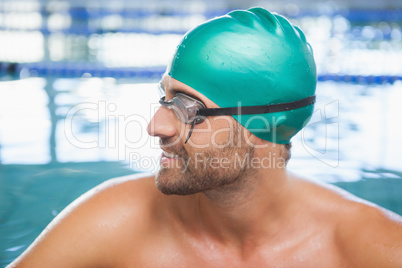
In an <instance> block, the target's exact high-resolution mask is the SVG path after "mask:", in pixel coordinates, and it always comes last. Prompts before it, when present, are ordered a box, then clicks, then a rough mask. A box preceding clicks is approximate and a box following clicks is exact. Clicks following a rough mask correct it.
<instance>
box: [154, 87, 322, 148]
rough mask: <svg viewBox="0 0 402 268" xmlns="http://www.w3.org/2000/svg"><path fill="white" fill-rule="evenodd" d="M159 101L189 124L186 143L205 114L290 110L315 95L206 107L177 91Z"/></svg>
mask: <svg viewBox="0 0 402 268" xmlns="http://www.w3.org/2000/svg"><path fill="white" fill-rule="evenodd" d="M159 103H160V104H161V105H162V106H165V107H167V108H168V109H172V110H173V111H174V113H175V115H176V116H177V118H178V119H179V120H180V121H181V122H183V123H185V124H189V125H191V128H190V131H189V133H188V136H187V139H186V141H185V143H187V141H188V140H189V139H190V137H191V134H192V133H193V130H194V126H195V125H196V124H199V123H202V122H203V121H204V120H205V119H206V117H207V116H220V115H246V114H266V113H276V112H283V111H290V110H294V109H298V108H301V107H305V106H308V105H311V104H314V103H315V95H313V96H310V97H307V98H304V99H301V100H297V101H292V102H284V103H277V104H269V105H260V106H239V107H228V108H207V107H206V106H205V104H204V103H202V102H201V101H199V100H197V99H195V98H192V97H190V96H188V95H186V94H183V93H177V94H176V95H175V96H174V98H173V99H170V100H167V101H165V96H163V97H161V98H160V100H159Z"/></svg>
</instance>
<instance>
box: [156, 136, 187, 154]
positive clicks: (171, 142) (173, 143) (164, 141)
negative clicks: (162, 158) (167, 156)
mask: <svg viewBox="0 0 402 268" xmlns="http://www.w3.org/2000/svg"><path fill="white" fill-rule="evenodd" d="M159 145H160V147H161V148H162V149H169V152H171V153H174V154H176V155H178V156H182V157H186V156H188V152H187V150H186V149H185V148H184V146H183V145H182V144H180V142H178V140H177V139H176V140H175V139H174V138H171V137H163V138H159Z"/></svg>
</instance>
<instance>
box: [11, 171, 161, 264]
mask: <svg viewBox="0 0 402 268" xmlns="http://www.w3.org/2000/svg"><path fill="white" fill-rule="evenodd" d="M159 195H160V193H159V192H158V191H157V189H156V187H155V185H154V178H153V176H140V175H133V176H126V177H121V178H116V179H111V180H109V181H106V182H104V183H102V184H100V185H99V186H97V187H95V188H94V189H92V190H90V191H89V192H87V193H85V194H84V195H82V196H81V197H80V198H78V199H77V200H75V201H74V202H73V203H71V204H70V205H69V206H68V207H67V208H66V209H64V210H63V211H62V212H61V213H60V214H59V215H58V216H57V217H56V218H55V219H54V220H53V221H52V222H51V223H50V224H49V226H48V227H47V228H46V229H45V230H44V231H43V232H42V234H41V235H40V236H39V237H38V238H37V239H36V240H35V242H34V243H33V244H32V245H31V246H30V247H29V248H28V250H27V251H26V252H25V253H23V254H22V255H21V256H20V257H19V258H18V259H17V260H16V261H15V262H14V263H13V264H12V265H11V266H10V267H88V266H91V267H92V266H95V267H104V266H105V267H108V266H109V264H111V263H115V260H114V258H116V256H117V257H118V256H120V255H121V254H124V250H125V247H124V245H125V244H126V243H130V244H131V247H135V243H134V244H132V243H133V241H141V239H142V238H141V235H143V234H144V233H146V228H151V227H150V223H152V220H151V219H152V217H153V215H152V213H154V211H155V210H153V209H152V206H155V202H156V201H155V200H158V196H159ZM137 244H138V242H137Z"/></svg>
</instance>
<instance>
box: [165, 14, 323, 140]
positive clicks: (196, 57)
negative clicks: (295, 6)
mask: <svg viewBox="0 0 402 268" xmlns="http://www.w3.org/2000/svg"><path fill="white" fill-rule="evenodd" d="M167 73H168V74H169V75H170V76H171V77H172V78H174V79H176V80H178V81H180V82H182V83H184V84H186V85H188V86H190V87H192V88H194V89H195V90H197V91H199V92H200V93H202V94H204V95H205V96H206V97H207V98H209V99H210V100H212V101H213V102H215V103H216V104H217V105H219V106H220V107H238V106H239V105H240V106H258V105H268V104H277V103H285V102H292V101H297V100H301V99H304V98H306V97H309V96H312V95H314V94H315V88H316V83H317V75H316V66H315V62H314V58H313V53H312V49H311V47H310V45H309V44H308V43H307V42H306V38H305V36H304V34H303V32H302V31H301V30H300V29H299V28H298V27H296V26H293V25H292V24H291V23H290V22H289V21H288V20H286V19H285V18H284V17H282V16H280V15H278V14H272V13H270V12H269V11H267V10H265V9H263V8H251V9H249V10H245V11H243V10H236V11H232V12H230V13H228V14H227V15H225V16H221V17H217V18H214V19H212V20H209V21H207V22H205V23H203V24H201V25H199V26H197V27H195V28H194V29H192V30H190V31H189V32H187V33H186V34H185V35H184V37H183V39H182V40H181V42H180V44H179V46H177V50H176V52H175V54H174V57H173V59H172V61H171V63H170V64H169V65H168V68H167ZM313 109H314V107H313V105H307V106H305V107H302V108H298V109H293V110H287V111H282V112H276V113H265V114H257V115H234V116H233V117H234V118H235V119H236V120H237V121H238V122H239V123H240V124H242V125H243V126H244V127H245V128H247V129H248V130H249V131H250V132H251V133H253V134H254V135H256V136H257V137H260V138H261V139H264V140H267V141H270V142H274V143H279V144H286V143H289V142H290V139H291V138H292V137H293V136H294V135H295V134H296V133H297V132H299V131H300V130H301V129H302V128H303V127H304V126H305V125H306V124H307V122H308V120H309V119H310V117H311V115H312V113H313Z"/></svg>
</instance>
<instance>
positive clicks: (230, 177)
mask: <svg viewBox="0 0 402 268" xmlns="http://www.w3.org/2000/svg"><path fill="white" fill-rule="evenodd" d="M240 135H241V134H240ZM235 136H236V135H235ZM235 138H236V137H235ZM167 142H168V141H167V140H161V144H168V143H167ZM240 145H241V146H239V147H238V146H227V147H224V148H219V149H217V148H212V149H209V150H208V149H206V150H204V151H202V152H199V153H198V154H199V155H201V158H197V153H195V152H188V151H187V150H186V149H185V148H184V147H183V146H181V147H180V148H179V149H178V150H176V152H175V153H176V154H177V155H179V156H180V159H178V164H179V165H177V166H176V167H161V169H160V170H159V172H158V174H157V175H156V186H157V188H158V189H159V190H160V191H161V192H162V193H164V194H167V195H172V194H174V195H190V194H195V193H200V192H204V193H205V192H208V191H213V190H217V189H219V188H225V187H226V186H230V185H234V184H236V182H241V181H242V180H243V179H244V178H245V177H247V176H249V175H251V173H252V172H253V170H252V169H251V168H250V167H249V166H248V165H244V166H242V165H236V162H235V161H243V158H244V157H249V158H252V157H253V155H254V147H252V146H251V145H249V144H247V143H246V142H245V139H244V137H243V136H242V137H241V143H240ZM236 157H237V158H238V159H235V158H236ZM200 159H201V160H200ZM212 159H214V160H216V159H225V160H229V161H228V165H225V166H224V167H223V166H222V165H218V167H217V166H216V165H211V162H210V161H212ZM226 188H231V187H226ZM232 188H233V187H232Z"/></svg>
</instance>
